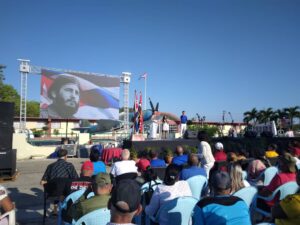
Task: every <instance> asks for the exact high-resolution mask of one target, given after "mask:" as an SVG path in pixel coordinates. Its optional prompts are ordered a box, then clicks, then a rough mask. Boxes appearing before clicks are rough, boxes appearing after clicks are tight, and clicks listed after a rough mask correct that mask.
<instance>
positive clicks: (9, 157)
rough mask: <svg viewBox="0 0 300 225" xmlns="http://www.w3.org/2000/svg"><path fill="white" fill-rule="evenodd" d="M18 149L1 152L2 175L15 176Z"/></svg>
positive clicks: (0, 171) (0, 173)
mask: <svg viewBox="0 0 300 225" xmlns="http://www.w3.org/2000/svg"><path fill="white" fill-rule="evenodd" d="M16 162H17V150H16V149H9V150H8V151H4V152H0V176H3V175H8V176H13V175H14V174H15V172H16Z"/></svg>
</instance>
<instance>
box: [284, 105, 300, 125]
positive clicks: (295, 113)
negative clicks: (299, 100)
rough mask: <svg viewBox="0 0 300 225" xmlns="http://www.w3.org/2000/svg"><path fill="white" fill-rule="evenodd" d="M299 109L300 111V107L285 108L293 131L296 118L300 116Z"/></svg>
mask: <svg viewBox="0 0 300 225" xmlns="http://www.w3.org/2000/svg"><path fill="white" fill-rule="evenodd" d="M299 109H300V107H299V106H295V107H289V108H284V111H285V112H286V114H287V116H288V118H289V119H290V124H291V128H292V129H293V120H294V118H295V117H297V116H298V114H299V111H298V110H299Z"/></svg>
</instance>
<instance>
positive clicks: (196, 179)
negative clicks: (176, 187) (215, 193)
mask: <svg viewBox="0 0 300 225" xmlns="http://www.w3.org/2000/svg"><path fill="white" fill-rule="evenodd" d="M186 181H187V182H188V183H189V186H190V188H191V191H192V195H193V197H194V198H196V199H198V200H199V199H200V197H201V193H202V190H203V189H204V188H205V187H206V185H207V178H206V177H205V176H202V175H197V176H193V177H191V178H189V179H187V180H186Z"/></svg>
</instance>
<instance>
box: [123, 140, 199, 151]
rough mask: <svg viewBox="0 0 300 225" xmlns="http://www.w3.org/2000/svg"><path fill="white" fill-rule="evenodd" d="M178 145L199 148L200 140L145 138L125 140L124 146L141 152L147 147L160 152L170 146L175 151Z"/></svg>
mask: <svg viewBox="0 0 300 225" xmlns="http://www.w3.org/2000/svg"><path fill="white" fill-rule="evenodd" d="M178 145H181V146H183V147H184V146H189V147H196V148H198V145H199V141H198V140H197V139H181V138H179V139H167V140H145V141H131V140H125V141H124V142H123V148H127V149H132V148H133V149H135V150H136V151H137V152H141V151H143V150H145V149H146V148H152V149H155V150H156V151H157V152H158V153H160V152H161V151H162V150H163V149H166V148H170V149H171V150H173V151H175V149H176V147H177V146H178Z"/></svg>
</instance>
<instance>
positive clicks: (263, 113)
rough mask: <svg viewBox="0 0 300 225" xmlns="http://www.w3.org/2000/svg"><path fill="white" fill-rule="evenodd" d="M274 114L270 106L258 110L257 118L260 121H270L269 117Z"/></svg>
mask: <svg viewBox="0 0 300 225" xmlns="http://www.w3.org/2000/svg"><path fill="white" fill-rule="evenodd" d="M273 114H274V112H273V109H272V108H271V107H269V108H267V109H265V110H260V111H259V112H258V120H259V122H260V123H267V122H270V121H271V117H272V115H273Z"/></svg>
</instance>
